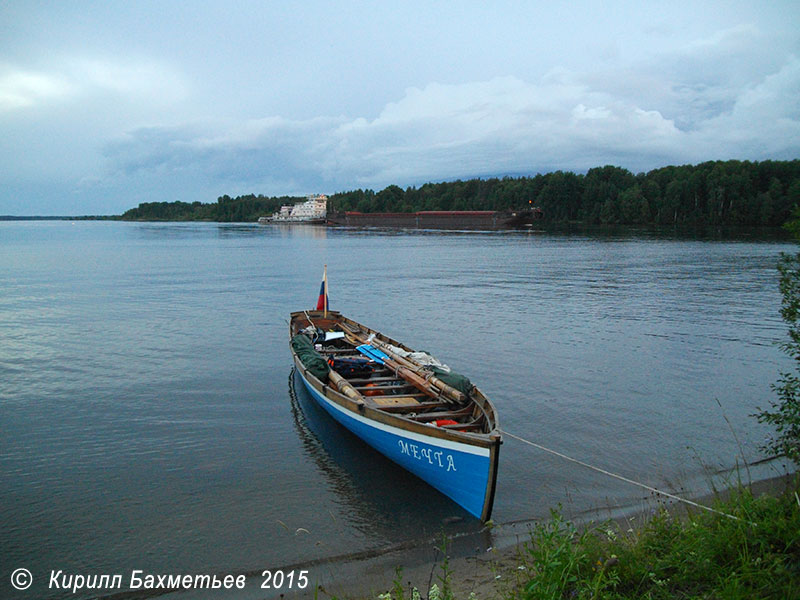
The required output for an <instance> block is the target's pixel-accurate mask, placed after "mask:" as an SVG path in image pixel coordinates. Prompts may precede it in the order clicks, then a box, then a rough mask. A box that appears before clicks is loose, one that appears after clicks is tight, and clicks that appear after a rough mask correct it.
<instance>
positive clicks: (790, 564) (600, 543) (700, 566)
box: [379, 476, 800, 600]
mask: <svg viewBox="0 0 800 600" xmlns="http://www.w3.org/2000/svg"><path fill="white" fill-rule="evenodd" d="M798 489H800V476H796V477H795V480H794V482H793V485H792V486H791V489H790V490H789V491H787V492H785V493H784V494H782V495H780V496H778V497H774V496H761V497H758V498H756V497H753V495H752V494H751V493H750V491H749V490H748V489H747V488H745V487H742V486H740V487H738V488H736V489H735V490H733V491H732V492H731V494H730V496H729V498H728V500H726V501H724V502H723V501H721V500H718V501H716V502H715V503H714V508H715V509H716V510H717V511H719V513H725V514H719V513H711V512H696V511H695V512H689V513H687V514H681V515H676V514H671V513H670V512H668V511H667V510H666V509H665V508H663V507H662V508H661V509H659V510H657V511H655V512H654V514H653V515H652V516H651V517H650V518H649V519H648V520H647V521H646V522H645V523H644V524H643V525H642V526H639V527H637V528H636V529H633V528H629V529H622V528H620V526H619V525H618V524H617V523H615V522H611V521H609V522H606V523H603V524H599V525H598V524H592V525H589V526H587V527H578V526H576V525H575V524H574V523H572V522H570V521H569V520H567V519H565V518H564V517H563V515H562V514H561V510H560V508H559V509H557V510H553V511H551V518H550V519H549V520H548V521H545V522H542V523H539V524H536V525H535V526H534V527H533V528H532V529H531V531H530V536H529V539H528V541H526V542H525V543H524V544H523V545H522V547H521V548H520V551H519V558H518V564H517V566H516V567H515V568H514V569H513V573H507V574H506V576H505V577H504V580H506V581H507V582H509V583H507V584H506V586H505V587H504V589H502V590H498V591H497V593H496V594H494V595H491V596H490V598H502V599H505V600H556V599H569V600H573V599H574V600H589V599H592V600H594V599H597V600H601V599H608V600H623V599H634V598H635V599H637V600H638V599H641V598H646V599H650V600H661V599H663V600H667V599H670V600H671V599H674V598H687V599H688V598H713V599H720V600H728V599H730V600H735V599H742V600H744V599H748V600H750V599H758V598H764V599H767V598H769V599H773V598H774V599H776V600H777V599H780V600H783V599H792V598H800V496H799V495H798ZM726 514H727V515H730V516H726ZM444 556H445V557H446V556H447V554H446V545H445V552H444ZM440 570H441V571H442V573H441V575H439V576H438V578H437V579H438V585H437V584H436V583H434V584H433V585H430V586H429V589H428V590H427V593H425V592H420V591H419V590H417V589H416V588H408V589H404V587H403V585H402V584H401V574H402V571H401V570H398V571H397V575H396V578H395V581H394V586H393V588H392V590H391V591H390V592H387V593H385V594H382V595H381V596H379V598H381V600H418V599H419V600H434V599H435V600H460V599H461V598H462V596H459V595H457V594H456V593H455V591H454V590H457V589H458V587H459V586H458V582H457V581H453V578H452V572H451V569H450V567H449V563H448V561H447V559H446V558H445V560H444V561H443V562H442V563H441V566H440ZM509 579H510V581H509ZM463 598H464V599H465V600H467V599H473V600H474V599H475V598H476V595H475V594H474V593H470V594H468V595H464V596H463Z"/></svg>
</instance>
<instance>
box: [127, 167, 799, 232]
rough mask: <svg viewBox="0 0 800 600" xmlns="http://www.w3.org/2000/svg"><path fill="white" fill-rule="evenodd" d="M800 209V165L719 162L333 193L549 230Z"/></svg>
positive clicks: (742, 219) (744, 221)
mask: <svg viewBox="0 0 800 600" xmlns="http://www.w3.org/2000/svg"><path fill="white" fill-rule="evenodd" d="M302 200H303V198H298V197H291V196H282V197H266V196H263V195H258V196H256V195H254V194H248V195H246V196H237V197H235V198H231V197H230V196H227V195H225V196H221V197H220V198H218V199H217V202H216V203H212V204H203V203H200V202H193V203H186V202H147V203H144V204H140V205H139V206H138V207H137V208H134V209H131V210H129V211H127V212H125V213H124V214H123V215H122V216H121V218H122V219H126V220H177V221H189V220H206V221H220V222H244V221H256V220H258V218H259V217H261V216H265V215H270V214H272V213H273V212H275V211H277V210H278V209H279V208H280V206H281V205H282V204H293V203H296V202H300V201H302ZM797 205H800V160H791V161H771V160H770V161H762V162H750V161H738V160H729V161H713V162H705V163H701V164H698V165H684V166H671V167H663V168H659V169H654V170H652V171H649V172H647V173H639V174H637V175H634V174H633V173H631V172H630V171H628V170H627V169H623V168H621V167H616V166H604V167H597V168H594V169H590V170H589V171H588V172H587V173H586V174H576V173H572V172H568V171H555V172H552V173H546V174H539V175H535V176H530V177H502V178H497V177H495V178H488V179H469V180H464V181H462V180H457V181H450V182H442V183H426V184H424V185H422V186H420V187H408V188H406V189H403V188H401V187H399V186H397V185H390V186H388V187H386V188H384V189H383V190H380V191H378V192H375V191H374V190H371V189H358V190H352V191H347V192H340V193H336V194H333V195H332V196H330V198H329V201H328V211H329V212H341V211H360V212H365V213H372V212H416V211H425V210H499V211H504V210H521V209H524V208H528V207H532V206H537V207H539V208H540V209H542V211H543V213H544V220H545V221H548V222H552V223H567V222H580V223H585V224H603V225H616V224H622V225H662V226H678V227H703V226H719V225H722V226H756V227H775V226H780V225H782V224H783V223H785V222H786V221H787V219H788V218H789V216H790V213H791V211H792V208H793V207H794V206H797Z"/></svg>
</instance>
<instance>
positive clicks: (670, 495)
mask: <svg viewBox="0 0 800 600" xmlns="http://www.w3.org/2000/svg"><path fill="white" fill-rule="evenodd" d="M499 431H500V433H502V434H503V435H507V436H508V437H510V438H514V439H515V440H518V441H520V442H522V443H524V444H528V445H529V446H533V447H534V448H538V449H539V450H542V451H544V452H548V453H550V454H553V455H554V456H558V457H559V458H563V459H564V460H568V461H570V462H573V463H575V464H578V465H580V466H582V467H586V468H587V469H591V470H592V471H597V472H598V473H602V474H603V475H608V476H609V477H613V478H615V479H619V480H621V481H624V482H626V483H630V484H631V485H635V486H638V487H640V488H644V489H646V490H648V491H650V492H653V493H654V494H658V495H660V496H666V497H667V498H671V499H673V500H676V501H678V502H683V503H684V504H689V505H691V506H695V507H697V508H701V509H703V510H707V511H709V512H712V513H716V514H718V515H721V516H723V517H727V518H729V519H734V520H736V521H742V520H743V519H741V518H739V517H737V516H735V515H731V514H728V513H726V512H723V511H721V510H717V509H716V508H711V507H710V506H705V505H704V504H698V503H697V502H693V501H692V500H687V499H686V498H681V497H680V496H676V495H675V494H670V493H669V492H664V491H662V490H659V489H656V488H654V487H651V486H649V485H647V484H645V483H641V482H640V481H635V480H633V479H629V478H628V477H624V476H623V475H618V474H617V473H612V472H611V471H606V470H605V469H602V468H600V467H596V466H594V465H590V464H589V463H586V462H583V461H582V460H578V459H577V458H572V457H571V456H567V455H566V454H562V453H561V452H556V451H555V450H551V449H550V448H546V447H544V446H542V445H541V444H537V443H536V442H532V441H530V440H526V439H525V438H522V437H520V436H518V435H514V434H513V433H511V432H509V431H506V430H505V429H500V430H499ZM745 522H746V523H750V525H755V523H752V522H750V521H745Z"/></svg>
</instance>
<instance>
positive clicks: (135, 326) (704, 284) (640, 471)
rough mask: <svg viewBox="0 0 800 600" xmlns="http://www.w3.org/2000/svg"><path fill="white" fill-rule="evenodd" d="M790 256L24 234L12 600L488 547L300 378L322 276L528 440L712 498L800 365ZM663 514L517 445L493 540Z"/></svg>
mask: <svg viewBox="0 0 800 600" xmlns="http://www.w3.org/2000/svg"><path fill="white" fill-rule="evenodd" d="M793 249H794V245H792V244H789V243H787V242H785V241H780V240H760V239H753V238H740V239H716V238H704V239H696V238H689V237H669V236H657V235H653V234H648V233H646V232H639V233H636V232H633V233H628V234H624V235H620V234H617V235H612V234H592V235H589V234H554V233H546V232H537V231H530V232H522V233H516V232H491V233H480V232H441V231H379V230H358V229H326V228H324V227H315V226H305V227H304V226H295V227H291V226H289V227H286V226H284V227H264V226H256V225H249V224H246V225H245V224H241V225H237V224H212V223H186V224H174V223H122V222H104V221H99V222H82V221H78V222H75V223H71V222H69V221H41V222H40V221H31V222H0V290H1V291H0V427H1V428H2V437H0V467H1V468H0V510H1V511H2V513H1V514H2V522H0V553H2V564H3V574H2V575H3V578H4V579H3V583H2V584H0V588H1V589H2V594H0V595H2V596H3V597H6V596H7V595H8V594H9V593H10V592H11V591H12V590H11V588H10V587H9V586H8V583H7V581H8V579H7V577H8V573H6V571H8V572H10V571H12V570H13V569H16V568H18V567H25V568H27V569H29V570H30V571H31V572H32V573H33V575H34V587H33V588H32V590H30V591H29V593H31V594H32V595H31V596H30V597H34V595H33V592H35V597H45V598H47V597H54V598H55V597H61V596H72V595H71V594H69V593H66V594H65V592H64V591H63V590H60V591H59V590H48V589H47V588H46V580H47V575H48V574H49V573H50V572H51V571H52V570H64V572H65V573H129V572H130V571H131V569H141V570H144V571H145V572H155V573H199V572H209V573H242V572H256V571H258V570H259V569H268V568H277V567H279V566H281V565H302V564H303V563H309V564H312V563H311V561H313V560H317V559H323V558H329V557H335V556H340V555H346V554H350V553H358V552H361V551H370V550H374V549H380V548H384V547H386V546H388V545H392V544H398V543H402V542H405V541H408V540H411V539H415V538H423V537H426V536H432V535H436V534H437V532H439V531H441V530H442V529H443V528H444V530H445V531H446V532H447V533H464V532H469V531H476V530H478V529H479V528H480V523H478V522H477V521H476V520H475V519H473V518H471V517H469V516H468V515H467V514H466V513H465V512H464V511H463V510H462V509H461V508H459V507H458V506H457V505H455V504H453V503H452V502H451V501H449V500H448V499H446V498H444V497H443V496H441V495H440V494H438V493H437V492H436V491H434V490H433V489H432V488H430V487H428V486H426V485H425V484H424V483H422V482H421V481H418V480H417V479H415V478H414V477H413V476H411V475H409V474H407V473H406V472H404V471H402V470H400V469H399V468H397V467H395V466H394V465H393V463H391V462H389V461H387V460H386V459H384V458H382V457H381V456H379V455H377V454H376V453H375V452H374V451H372V450H371V449H370V448H368V447H367V446H365V445H364V444H363V443H361V442H360V441H358V440H357V439H355V438H353V437H352V436H351V435H350V434H349V433H347V432H346V431H344V430H342V429H341V428H340V427H339V426H338V425H335V424H333V423H332V422H331V421H330V420H329V419H328V418H327V416H326V415H325V414H324V413H322V412H321V411H320V410H319V409H318V408H317V407H316V406H315V405H313V403H311V402H310V399H309V397H308V395H307V393H306V392H305V391H304V390H303V389H302V386H301V385H299V382H298V381H297V380H296V379H295V377H294V376H293V374H292V362H291V358H290V354H289V350H288V344H287V318H288V314H289V313H290V312H291V311H293V310H299V309H303V308H311V307H313V306H314V305H315V303H316V299H317V294H318V291H319V283H320V279H321V276H322V270H323V265H324V264H327V265H328V276H329V280H330V303H331V307H332V308H334V309H336V310H341V311H342V312H344V313H345V314H346V315H348V316H352V317H353V318H355V319H356V320H358V321H361V322H362V323H364V324H366V325H368V326H370V327H373V328H375V329H379V330H381V331H382V332H384V333H386V334H388V335H391V336H392V337H395V338H397V339H400V340H401V341H403V342H405V343H406V344H408V345H410V346H412V347H416V348H420V349H424V350H427V351H429V352H431V353H433V354H434V355H436V356H437V357H438V358H439V359H440V360H442V361H443V362H446V363H447V364H449V365H450V366H451V367H453V368H455V369H456V370H458V371H460V372H463V373H465V374H467V375H469V376H470V378H471V379H472V381H473V382H474V383H476V384H477V385H478V386H479V387H480V388H481V389H482V390H483V391H484V393H486V394H487V395H488V396H489V397H490V398H492V399H493V401H494V403H495V404H496V406H497V408H498V411H499V415H500V424H501V426H502V427H503V428H504V429H505V430H507V431H509V432H512V433H514V434H516V435H519V436H522V437H524V438H526V439H530V440H533V441H535V442H537V443H539V444H542V445H544V446H546V447H548V448H552V449H555V450H557V451H559V452H562V453H565V454H568V455H570V456H573V457H575V458H578V459H580V460H583V461H586V462H590V463H592V464H596V465H598V466H601V467H603V468H605V469H608V470H610V471H613V472H615V473H619V474H621V475H623V476H625V477H629V478H632V479H635V480H637V481H642V482H644V483H646V484H648V485H651V486H655V487H658V488H660V489H665V490H670V491H675V492H678V493H685V494H694V493H700V492H702V491H705V490H706V489H707V488H708V486H709V485H710V482H711V481H712V480H714V481H719V476H717V477H716V478H715V476H714V475H713V474H714V473H717V472H718V471H723V472H725V471H726V470H728V469H731V468H733V467H735V466H736V465H737V464H741V463H742V461H743V460H747V461H755V460H758V459H759V458H761V453H760V451H759V445H760V444H761V443H763V441H764V438H765V436H766V434H767V433H768V432H769V430H768V429H767V428H766V427H765V426H762V425H759V424H758V423H757V422H756V420H755V419H754V418H753V417H751V416H750V415H751V413H753V412H754V411H755V410H756V407H757V406H762V407H766V406H767V405H768V403H769V401H770V399H771V398H773V397H774V393H773V392H772V391H771V390H770V384H771V383H773V382H775V381H776V379H777V378H778V374H779V372H780V371H781V370H782V369H784V370H785V369H787V368H789V367H790V366H791V365H790V361H789V360H788V359H787V358H786V357H785V356H784V355H783V354H782V353H781V352H780V350H779V348H778V347H777V345H776V342H779V341H781V340H782V339H783V337H784V336H785V326H784V325H783V323H782V321H781V319H780V315H779V308H780V295H779V292H778V288H777V271H776V268H775V266H776V263H777V260H778V256H779V254H780V253H781V252H782V251H792V250H793ZM779 469H780V467H779V466H777V465H775V464H772V465H767V466H766V467H762V469H761V471H759V473H760V474H763V475H770V474H775V471H777V470H779ZM739 474H740V475H741V476H742V477H745V476H746V475H745V473H744V471H741V470H740V471H739ZM727 476H728V477H734V478H735V477H736V476H737V475H736V474H735V473H734V475H727ZM751 476H756V474H751ZM722 477H723V478H724V477H725V475H723V476H722ZM646 495H647V493H646V492H643V491H642V490H640V489H638V488H635V487H633V486H630V485H627V484H625V483H623V482H620V481H618V480H614V479H610V478H607V477H605V476H603V475H600V474H598V473H596V472H593V471H589V470H586V469H583V468H581V467H579V466H577V465H574V464H571V463H566V462H564V461H563V460H562V459H559V458H557V457H554V456H552V455H548V454H546V453H543V452H541V451H538V450H535V449H533V448H531V447H528V446H525V445H523V444H521V443H519V442H517V441H515V440H512V439H506V440H505V443H504V445H503V447H502V449H501V455H500V471H499V479H498V489H497V495H496V501H495V509H494V515H493V519H494V521H495V522H496V523H501V524H502V523H508V522H512V521H518V520H525V519H536V518H540V517H544V516H546V515H547V514H548V512H549V509H550V508H551V507H553V506H556V505H558V504H561V505H562V506H564V507H565V510H566V511H568V512H569V513H570V514H576V515H577V514H585V513H586V512H587V511H590V510H592V509H600V510H606V511H615V510H627V509H631V508H636V507H638V506H640V505H641V503H642V501H643V497H644V496H646ZM453 517H456V518H453ZM313 575H314V571H313V568H312V569H311V576H312V578H313ZM90 595H91V594H90ZM80 596H81V594H80V593H79V594H77V597H80Z"/></svg>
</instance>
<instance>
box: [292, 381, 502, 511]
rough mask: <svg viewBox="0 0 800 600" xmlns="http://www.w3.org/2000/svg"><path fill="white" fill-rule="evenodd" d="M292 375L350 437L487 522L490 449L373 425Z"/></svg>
mask: <svg viewBox="0 0 800 600" xmlns="http://www.w3.org/2000/svg"><path fill="white" fill-rule="evenodd" d="M298 366H300V365H298ZM298 373H299V376H300V379H301V381H302V382H303V384H304V386H305V388H306V389H307V390H308V393H309V394H311V396H312V397H313V398H314V400H315V401H316V402H317V403H318V404H319V405H320V406H321V407H322V408H323V409H324V410H325V411H326V412H327V413H328V414H329V415H330V416H331V417H332V418H334V419H335V420H336V421H338V422H339V423H340V424H341V425H343V426H344V427H345V428H347V429H348V430H349V431H350V432H351V433H353V434H354V435H356V436H358V437H359V438H361V439H362V440H363V441H364V442H366V443H367V444H369V445H370V446H372V447H373V448H374V449H375V450H377V451H378V452H380V453H381V454H383V455H384V456H386V457H387V458H389V459H390V460H392V461H394V462H395V463H397V464H398V465H400V466H401V467H403V468H405V469H406V470H408V471H409V472H411V473H413V474H414V475H416V476H417V477H419V478H420V479H422V480H423V481H425V482H426V483H428V484H429V485H431V486H433V487H434V488H436V489H437V490H439V491H440V492H441V493H443V494H444V495H445V496H447V497H449V498H450V499H451V500H453V501H454V502H456V503H457V504H459V505H460V506H462V507H463V508H464V509H465V510H466V511H467V512H469V513H470V514H472V515H474V516H475V517H478V518H480V519H488V516H489V514H490V513H491V503H492V498H493V497H494V477H495V472H496V469H495V468H494V467H493V465H495V464H496V460H497V455H496V453H497V447H496V446H495V447H493V448H487V447H483V446H474V445H471V444H466V443H461V442H456V441H453V440H447V439H440V438H436V437H429V436H425V435H422V434H420V433H417V432H413V431H407V430H405V429H403V428H401V427H395V426H392V425H390V424H387V423H382V422H378V421H375V420H373V419H370V418H368V417H365V416H364V415H361V414H358V413H356V412H354V411H351V410H348V409H347V408H345V407H344V406H342V405H341V404H339V403H337V402H334V401H333V400H332V399H330V398H328V397H326V396H325V394H324V393H323V392H320V391H319V390H318V389H317V388H316V387H315V386H314V385H312V384H311V382H309V381H308V379H306V374H305V372H304V370H303V369H302V367H301V368H300V369H299V370H298ZM329 389H330V388H327V386H326V387H323V390H329ZM487 499H488V500H487Z"/></svg>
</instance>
